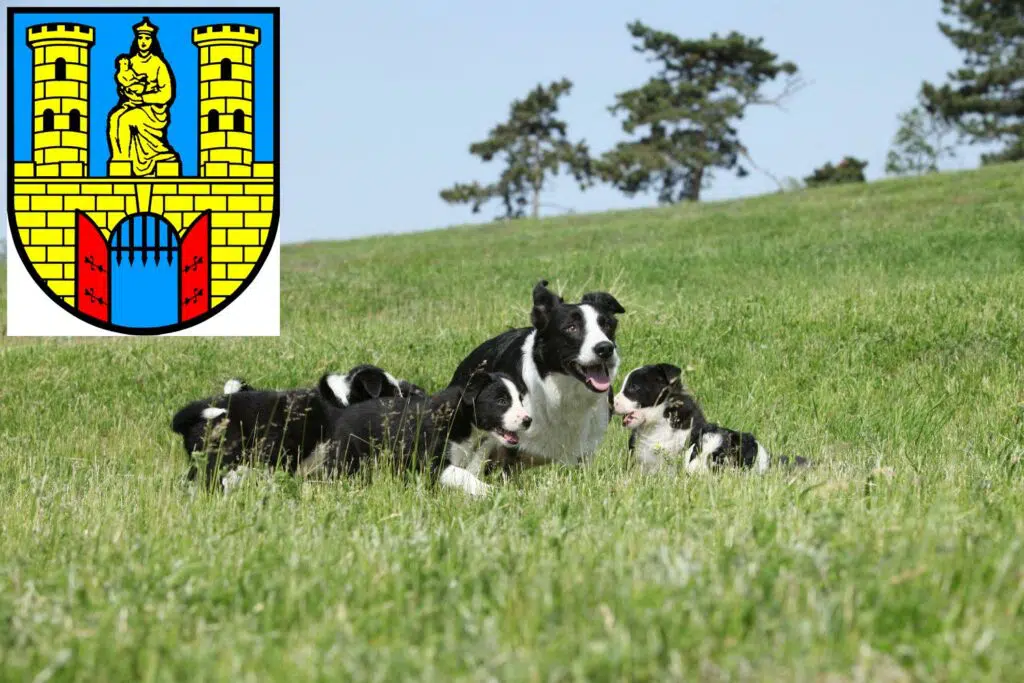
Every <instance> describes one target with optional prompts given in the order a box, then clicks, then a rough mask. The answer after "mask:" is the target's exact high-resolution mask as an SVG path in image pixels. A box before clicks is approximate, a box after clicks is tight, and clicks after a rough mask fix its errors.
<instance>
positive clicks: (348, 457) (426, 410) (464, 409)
mask: <svg viewBox="0 0 1024 683" xmlns="http://www.w3.org/2000/svg"><path fill="white" fill-rule="evenodd" d="M531 422H532V420H531V419H530V415H529V414H528V413H527V411H526V409H525V408H524V407H523V401H522V395H521V394H520V392H519V389H518V388H517V387H516V385H515V382H513V381H512V378H511V377H509V376H508V375H505V374H502V373H487V372H478V373H475V374H473V375H471V376H470V377H469V378H468V379H467V381H466V382H465V383H464V384H453V385H451V386H449V387H447V388H446V389H444V390H442V391H440V392H438V393H436V394H434V395H433V396H430V397H427V398H422V397H411V398H389V399H379V400H375V401H366V402H364V403H359V404H356V405H353V406H352V407H351V408H350V409H349V410H347V411H345V413H344V414H343V415H342V416H341V417H340V419H339V420H338V422H337V424H336V425H335V429H334V432H333V435H332V439H331V451H330V454H329V455H328V457H327V461H326V469H327V471H328V473H329V474H343V475H351V474H355V473H356V472H358V471H359V470H360V469H361V468H362V467H363V466H364V465H366V464H368V463H370V462H372V461H373V460H374V459H375V457H376V456H377V455H378V454H379V453H381V452H382V451H384V452H386V453H387V454H388V455H389V456H390V460H391V464H392V465H393V466H394V467H395V469H396V470H398V471H411V470H419V471H425V472H428V473H429V475H430V477H431V478H432V479H434V480H436V481H438V482H439V483H440V484H441V485H442V486H447V487H454V488H458V489H461V490H462V491H465V492H466V493H468V494H469V495H471V496H483V495H485V494H486V493H487V492H488V490H489V488H490V487H489V486H488V485H487V484H485V483H484V482H482V481H480V479H479V478H478V477H477V474H476V472H479V470H480V465H481V463H480V457H481V455H480V454H481V452H485V451H486V449H487V447H488V445H489V444H500V445H502V446H508V447H511V448H515V447H516V446H517V445H518V444H519V443H520V441H521V439H522V438H523V435H524V434H527V433H529V430H530V424H531Z"/></svg>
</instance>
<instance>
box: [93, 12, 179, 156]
mask: <svg viewBox="0 0 1024 683" xmlns="http://www.w3.org/2000/svg"><path fill="white" fill-rule="evenodd" d="M132 28H133V29H134V30H135V40H134V41H133V42H132V47H131V50H129V52H128V59H127V64H126V65H122V64H121V58H120V57H119V58H118V60H117V65H116V66H117V71H116V72H115V74H114V80H115V82H116V83H117V88H118V94H119V95H120V98H119V101H118V103H117V106H115V107H114V108H113V109H112V110H111V111H110V117H109V119H108V124H107V137H108V143H109V145H110V160H111V161H130V162H131V164H132V174H133V175H136V176H147V175H152V174H153V173H154V172H155V171H156V164H157V162H159V161H176V160H177V159H178V153H177V152H175V151H174V148H172V147H171V145H170V143H169V142H168V141H167V126H168V125H169V124H170V122H171V114H170V105H171V103H172V102H173V101H174V75H173V73H172V72H171V69H170V67H169V66H168V65H167V62H166V61H165V59H164V55H163V51H162V50H161V49H160V43H159V42H157V39H156V32H157V27H156V26H153V25H152V24H150V23H149V17H143V19H142V21H141V22H139V23H138V24H136V25H135V26H133V27H132ZM129 76H130V77H131V82H132V83H134V84H135V85H136V86H137V85H143V86H144V87H142V88H139V87H125V85H126V81H128V80H129V79H128V77H129Z"/></svg>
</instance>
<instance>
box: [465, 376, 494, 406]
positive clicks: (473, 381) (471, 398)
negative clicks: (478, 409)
mask: <svg viewBox="0 0 1024 683" xmlns="http://www.w3.org/2000/svg"><path fill="white" fill-rule="evenodd" d="M490 382H491V375H490V374H489V373H486V372H474V373H473V374H472V375H470V376H469V379H468V380H466V386H465V388H463V390H462V403H463V404H465V405H473V404H474V403H476V399H477V397H478V396H480V392H481V391H483V390H484V387H486V386H487V385H488V384H490Z"/></svg>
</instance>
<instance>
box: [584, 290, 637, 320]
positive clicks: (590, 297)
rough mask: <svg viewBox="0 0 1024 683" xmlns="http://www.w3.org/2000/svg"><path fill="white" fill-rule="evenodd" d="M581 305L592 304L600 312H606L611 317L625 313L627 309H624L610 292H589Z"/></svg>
mask: <svg viewBox="0 0 1024 683" xmlns="http://www.w3.org/2000/svg"><path fill="white" fill-rule="evenodd" d="M580 303H581V304H590V305H591V306H593V307H594V308H596V309H597V310H599V311H604V312H605V313H607V314H609V315H618V314H619V313H625V312H626V309H625V308H623V307H622V304H620V303H619V302H618V301H617V300H616V299H615V297H614V296H612V295H611V294H609V293H608V292H587V293H586V294H584V295H583V298H581V299H580Z"/></svg>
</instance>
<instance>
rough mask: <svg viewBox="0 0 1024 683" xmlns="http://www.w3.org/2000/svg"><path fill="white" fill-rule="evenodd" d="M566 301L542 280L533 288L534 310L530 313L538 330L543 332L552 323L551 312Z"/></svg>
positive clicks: (531, 320)
mask: <svg viewBox="0 0 1024 683" xmlns="http://www.w3.org/2000/svg"><path fill="white" fill-rule="evenodd" d="M563 301H564V300H563V299H562V297H560V296H558V295H557V294H555V293H554V292H552V291H551V290H550V289H548V281H547V280H541V281H540V282H538V283H537V284H536V285H535V286H534V288H533V310H532V311H531V312H530V322H532V323H533V326H534V327H535V328H537V329H538V330H543V329H544V328H545V327H547V326H548V323H549V322H551V311H552V310H553V309H554V308H555V306H557V305H558V304H559V303H562V302H563Z"/></svg>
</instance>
